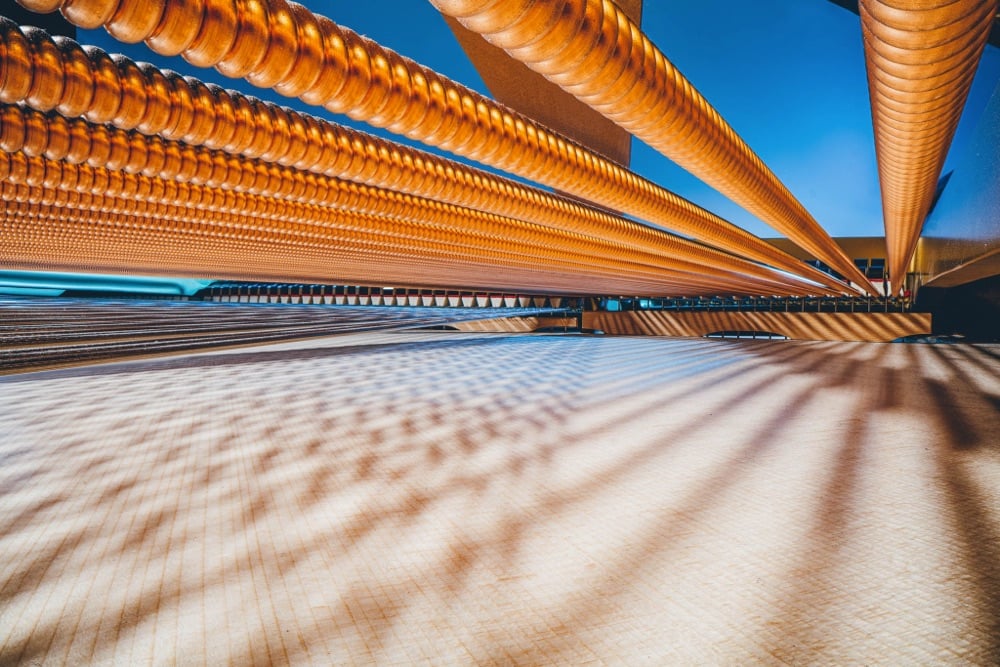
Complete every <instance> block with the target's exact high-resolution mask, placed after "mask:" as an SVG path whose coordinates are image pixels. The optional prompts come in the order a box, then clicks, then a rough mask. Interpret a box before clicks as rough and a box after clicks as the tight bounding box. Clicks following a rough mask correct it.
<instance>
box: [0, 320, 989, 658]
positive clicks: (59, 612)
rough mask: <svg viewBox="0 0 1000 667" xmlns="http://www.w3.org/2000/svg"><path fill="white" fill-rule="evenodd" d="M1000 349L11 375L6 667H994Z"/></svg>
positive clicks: (323, 362)
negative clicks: (828, 666) (964, 666)
mask: <svg viewBox="0 0 1000 667" xmlns="http://www.w3.org/2000/svg"><path fill="white" fill-rule="evenodd" d="M998 371H1000V349H998V348H997V347H995V346H992V347H991V346H978V347H975V346H943V347H931V346H915V345H909V346H907V345H877V344H865V343H815V342H813V343H809V342H765V341H739V342H737V341H713V340H694V339H692V340H683V339H654V338H610V337H608V338H600V337H597V338H589V337H578V336H577V337H573V336H524V335H469V334H450V333H440V334H439V333H433V334H432V333H399V334H365V335H357V336H344V337H338V338H335V339H330V340H323V341H320V340H312V341H307V342H303V343H300V344H297V345H290V346H285V347H270V348H266V347H262V348H259V349H257V350H239V351H236V352H233V353H214V354H202V355H189V356H181V357H174V358H169V359H158V360H145V361H135V362H129V363H126V364H117V365H104V366H93V367H86V368H76V369H70V370H64V371H52V372H45V373H32V374H23V375H17V376H8V377H4V378H0V406H2V407H0V410H2V412H3V418H2V419H0V462H2V463H0V628H4V631H3V632H2V633H0V664H36V663H46V664H64V663H65V664H81V663H104V664H112V663H114V664H226V663H229V664H244V665H255V664H258V665H264V664H282V663H296V664H310V663H311V664H352V663H353V664H370V663H373V662H376V663H378V664H588V663H596V664H600V663H606V662H607V663H620V664H650V665H663V664H746V663H776V664H781V663H790V664H801V663H807V662H808V663H834V662H836V663H839V664H863V663H880V664H942V663H956V662H967V663H971V664H989V663H993V662H996V661H998V660H1000V639H998V637H1000V542H998V540H1000V509H998V508H1000V442H998V438H997V433H998V428H997V427H998V410H1000V372H998Z"/></svg>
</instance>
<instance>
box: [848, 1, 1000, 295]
mask: <svg viewBox="0 0 1000 667" xmlns="http://www.w3.org/2000/svg"><path fill="white" fill-rule="evenodd" d="M860 9H861V26H862V30H863V32H864V40H865V59H866V61H867V66H868V87H869V93H870V97H871V103H872V121H873V123H874V126H875V149H876V153H877V155H878V169H879V182H880V185H881V187H882V211H883V217H884V218H885V239H886V246H887V251H888V255H889V256H888V264H889V276H890V279H891V282H892V289H893V290H894V291H895V292H899V291H900V290H902V289H903V288H904V286H905V282H906V280H905V279H906V273H907V270H908V267H909V265H910V260H911V258H912V257H913V253H914V250H915V249H916V246H917V241H918V239H919V238H920V232H921V229H922V228H923V225H924V220H925V219H926V217H927V213H928V211H929V210H930V207H931V204H932V203H933V201H934V195H935V192H936V189H937V182H938V177H939V176H940V174H941V167H942V165H943V164H944V160H945V158H946V157H947V155H948V148H949V146H950V145H951V140H952V137H953V136H954V134H955V129H956V128H957V126H958V121H959V118H960V117H961V115H962V108H963V107H964V106H965V99H966V97H967V96H968V93H969V87H970V86H971V85H972V78H973V75H974V74H975V72H976V67H977V66H978V64H979V58H980V56H981V55H982V51H983V47H984V45H985V44H986V39H987V37H988V36H989V31H990V28H991V26H992V23H993V18H994V16H995V14H996V11H997V3H996V2H995V0H954V1H952V2H947V3H936V4H934V5H931V4H929V3H926V2H915V1H913V0H895V1H894V2H881V1H879V0H862V1H861V4H860Z"/></svg>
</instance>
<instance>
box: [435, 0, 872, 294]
mask: <svg viewBox="0 0 1000 667" xmlns="http://www.w3.org/2000/svg"><path fill="white" fill-rule="evenodd" d="M431 3H432V4H433V5H434V6H435V7H437V8H438V9H439V10H441V11H442V12H443V13H445V14H447V15H449V16H451V17H453V18H455V19H457V20H458V21H459V22H460V23H462V25H464V26H465V27H466V28H468V29H470V30H473V31H474V32H478V33H480V34H481V35H483V37H485V38H486V39H487V40H488V41H489V42H490V43H492V44H494V45H495V46H498V47H500V48H503V49H504V50H506V51H507V53H509V54H510V55H511V56H512V57H513V58H515V59H517V60H520V61H521V62H523V63H525V64H526V65H528V67H530V68H531V69H533V70H535V71H536V72H538V73H540V74H542V75H543V76H545V77H546V78H547V79H548V80H550V81H552V82H553V83H556V84H558V85H559V86H561V87H562V88H563V89H564V90H566V91H567V92H570V93H572V94H573V95H575V96H576V97H577V98H578V99H579V100H580V101H582V102H584V103H586V104H588V105H590V106H591V107H593V108H594V109H596V110H597V111H599V112H601V113H602V114H604V115H605V116H606V117H608V118H609V119H611V120H613V121H615V122H616V123H618V124H619V125H621V126H622V127H623V128H625V129H626V130H628V131H629V132H631V133H632V134H633V135H634V136H636V137H637V138H639V139H642V140H643V141H645V142H646V143H647V144H649V145H650V146H652V147H653V148H655V149H656V150H658V151H660V152H661V153H662V154H663V155H665V156H667V157H668V158H670V159H671V160H673V161H674V162H676V163H677V164H679V165H681V166H682V167H684V168H685V169H687V170H688V171H690V172H691V173H692V174H694V175H696V176H697V177H698V178H701V179H702V180H704V181H705V182H706V183H708V184H709V185H711V186H712V187H714V188H715V189H717V190H719V191H720V192H722V193H723V194H725V195H726V196H727V197H729V198H730V199H732V200H733V201H735V202H737V203H738V204H740V205H741V206H743V207H744V208H746V209H747V210H748V211H750V212H751V213H753V214H754V215H756V216H758V217H759V218H760V219H761V220H763V221H764V222H767V223H768V224H770V225H771V226H772V227H774V228H775V229H776V230H778V231H779V232H781V233H782V234H785V235H787V236H788V237H789V238H790V239H792V240H793V241H794V242H795V243H797V244H798V245H799V246H801V247H802V248H805V249H807V250H809V251H810V252H812V253H814V254H815V256H816V257H817V258H819V259H821V260H823V261H824V262H826V263H827V264H828V265H829V266H831V267H833V268H835V269H836V270H837V271H839V272H840V273H842V274H843V275H845V276H849V277H850V279H851V280H852V281H854V282H856V283H857V284H859V285H863V286H866V287H868V286H869V283H868V281H867V279H866V278H865V277H864V275H863V274H861V272H860V271H858V269H857V267H855V266H854V264H853V262H852V261H851V260H850V259H849V258H848V257H847V255H845V254H844V252H843V251H842V250H841V249H840V248H839V247H838V246H837V244H836V243H835V242H834V241H833V239H831V238H830V236H829V235H828V234H827V233H826V232H825V231H823V229H822V227H820V225H819V223H817V222H816V220H815V219H813V217H812V216H811V215H810V214H809V213H808V211H806V209H805V207H803V206H802V204H800V203H799V202H798V200H796V199H795V197H793V196H792V194H791V193H790V192H789V191H788V189H787V188H786V187H785V186H784V185H783V184H782V183H781V182H780V181H779V180H778V178H777V176H775V175H774V173H773V172H771V170H770V169H768V168H767V167H766V166H765V165H764V163H763V162H762V161H761V159H760V158H759V157H758V156H757V155H756V154H755V153H754V152H753V151H752V150H751V149H750V147H749V146H747V144H746V143H745V142H744V141H743V140H742V139H741V138H740V137H739V136H738V135H737V134H736V132H735V131H734V130H733V128H732V127H730V126H729V124H728V123H726V122H725V120H723V118H722V117H721V116H720V115H719V113H718V112H717V111H716V110H715V109H714V108H712V106H711V105H710V104H709V103H708V102H707V101H706V100H705V98H704V97H702V96H701V95H700V94H699V93H698V91H697V90H695V88H694V87H693V86H692V85H691V84H690V82H688V81H687V79H685V78H684V77H683V75H681V74H680V72H678V71H677V69H676V68H675V67H674V66H673V64H671V63H670V61H669V60H667V59H666V57H665V56H664V55H663V53H661V52H660V50H659V49H658V48H656V46H655V45H654V44H653V43H652V42H651V41H650V40H649V39H648V38H647V37H646V36H645V35H644V34H643V33H642V31H641V29H640V28H639V26H638V25H636V24H635V23H634V22H633V21H632V20H631V19H629V17H628V16H627V15H626V14H625V13H624V12H623V11H621V9H619V8H618V7H617V6H616V5H615V3H614V2H612V1H611V0H558V1H556V2H553V1H551V0H508V1H505V2H483V1H482V0H431Z"/></svg>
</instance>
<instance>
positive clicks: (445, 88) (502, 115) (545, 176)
mask: <svg viewBox="0 0 1000 667" xmlns="http://www.w3.org/2000/svg"><path fill="white" fill-rule="evenodd" d="M214 1H215V0H207V2H208V4H207V5H206V6H210V5H211V3H212V2H214ZM29 4H30V3H29ZM125 4H127V2H126V3H122V6H123V7H124V6H125ZM289 6H290V9H289V11H288V12H287V14H286V13H284V12H283V10H281V7H280V6H279V5H273V6H272V5H270V4H268V5H267V6H266V7H264V6H261V7H257V6H256V5H253V6H251V7H250V8H249V14H248V18H247V20H245V21H244V20H242V19H241V20H240V21H238V25H237V28H236V31H237V32H236V37H235V38H234V41H233V46H232V49H231V51H230V53H229V54H226V56H223V57H222V59H221V60H220V61H219V62H220V63H221V66H220V71H223V73H226V74H233V73H240V74H243V73H245V75H246V76H247V77H248V78H250V79H251V80H252V81H256V82H257V83H260V84H262V85H273V86H275V88H276V89H278V90H279V91H282V90H285V91H294V92H300V91H301V92H300V96H301V97H302V99H303V100H306V101H309V102H312V103H322V104H323V105H324V106H325V107H326V108H327V109H329V110H331V111H337V112H345V113H348V114H349V115H351V116H353V117H356V118H363V119H365V120H367V121H369V122H371V123H373V124H376V125H381V126H385V127H388V128H389V129H392V130H393V131H396V132H405V133H406V134H407V135H409V136H411V137H415V138H418V139H420V140H422V141H425V142H427V143H430V144H434V145H438V146H442V147H445V148H448V149H450V150H453V151H455V152H456V153H459V154H462V155H465V156H468V157H471V158H473V159H477V160H480V161H482V162H484V163H487V164H491V165H493V166H497V167H499V168H504V169H508V170H510V171H513V172H515V173H518V174H520V175H522V176H524V177H527V178H533V179H535V180H538V181H540V182H542V183H544V184H547V185H550V186H552V187H556V188H558V189H561V190H564V191H567V192H570V193H571V194H574V195H577V196H579V197H582V198H584V199H589V200H591V201H595V202H597V203H599V204H601V205H602V206H605V207H608V208H611V209H615V210H623V211H626V212H628V213H630V214H633V215H635V216H637V217H640V218H642V219H644V220H647V221H649V222H653V223H655V224H658V225H662V226H664V227H667V228H670V229H674V230H677V231H679V232H681V233H684V234H689V235H692V236H694V237H696V238H698V239H700V240H702V241H705V242H707V243H710V244H712V245H714V246H716V247H718V248H721V249H723V250H727V251H729V252H732V253H736V254H739V255H741V256H745V257H748V258H750V259H753V260H756V261H760V262H765V263H767V264H770V265H772V266H775V267H778V268H782V269H785V270H787V271H791V272H793V273H797V274H799V275H806V276H809V277H810V278H811V279H813V280H818V281H821V283H822V284H824V285H826V286H828V287H830V288H832V289H833V290H834V291H845V290H847V289H848V288H847V287H846V286H845V285H843V284H840V283H839V282H837V281H835V280H832V279H831V278H830V277H829V276H826V275H825V274H821V273H819V272H815V271H811V270H810V269H809V268H807V267H804V266H803V264H802V263H801V262H798V261H797V260H794V259H790V258H789V257H787V256H785V255H784V253H780V252H776V251H775V250H774V248H773V247H771V246H769V245H768V244H766V243H765V242H763V241H761V240H760V239H757V238H756V237H754V236H753V235H750V234H748V233H747V232H745V231H743V230H741V229H739V228H737V227H735V226H733V225H731V224H730V223H727V222H725V221H724V220H722V219H721V218H718V217H717V216H713V215H711V214H710V213H707V212H706V211H703V210H702V209H699V208H698V207H696V206H694V205H693V204H691V203H690V202H687V201H686V200H684V199H682V198H680V197H678V196H676V195H674V194H673V193H670V192H669V191H666V190H664V189H663V188H660V187H658V186H656V185H655V184H652V183H650V182H648V181H645V180H644V179H641V178H639V177H638V176H636V175H635V174H632V173H631V172H628V171H627V170H623V169H621V168H620V167H618V166H616V165H614V164H612V163H610V162H608V161H607V160H604V159H603V158H600V157H599V156H597V155H595V154H593V153H591V152H589V151H587V150H586V149H584V148H583V147H580V146H577V145H575V144H573V143H572V142H568V141H567V140H565V139H563V138H561V137H558V136H557V135H554V134H553V133H551V132H549V131H548V130H546V129H545V128H542V127H541V126H539V125H537V124H536V123H534V122H532V121H531V120H530V119H527V118H524V117H523V116H521V115H519V114H516V113H514V112H512V111H510V110H508V109H505V108H502V107H500V106H499V105H497V104H495V103H494V102H492V101H490V100H488V99H486V98H483V97H482V96H480V95H478V94H477V93H474V92H473V91H470V90H467V89H465V88H462V87H460V86H458V84H455V83H454V82H451V81H448V80H446V79H443V78H442V77H440V76H439V75H437V74H436V73H434V72H432V71H430V70H428V69H426V68H423V67H421V66H419V65H417V64H416V63H413V62H412V61H409V60H407V59H405V58H402V57H401V56H399V55H398V54H395V53H393V52H390V51H388V50H386V49H384V48H382V47H380V46H379V45H377V44H375V43H374V42H371V41H370V40H367V39H365V38H362V37H360V36H358V35H356V34H354V33H352V32H351V31H349V30H346V29H344V28H341V27H339V26H337V25H336V24H334V23H333V22H331V21H329V20H328V19H323V18H322V17H315V22H313V20H312V18H310V19H305V18H303V16H305V14H304V12H303V10H301V9H298V8H296V6H295V5H294V4H291V5H289ZM258 10H260V11H258ZM261 12H263V13H267V12H278V14H280V16H281V17H282V18H281V20H280V21H278V22H277V23H276V24H275V23H273V22H272V21H271V20H270V18H268V19H265V20H264V23H263V25H264V26H266V27H267V30H268V31H269V32H268V34H267V35H266V36H262V35H260V34H258V33H259V32H260V21H259V20H258V19H257V18H254V17H259V16H260V14H261ZM118 15H124V13H123V11H122V9H121V8H119V11H118V14H116V16H118ZM268 16H270V14H268ZM113 21H114V20H112V22H113ZM287 21H291V22H293V23H295V25H297V26H300V27H301V28H302V30H301V31H300V32H302V34H303V35H304V36H305V37H304V38H303V39H302V40H300V41H299V42H298V45H299V47H301V48H298V49H297V50H295V51H294V53H292V52H291V50H289V49H285V48H284V47H282V46H281V44H283V43H284V42H285V41H286V40H285V38H286V37H287V35H286V34H285V27H284V26H285V25H286V23H287ZM109 26H110V24H109ZM313 28H315V30H313ZM272 29H273V34H272V32H271V31H272ZM296 34H298V33H296ZM319 35H322V43H323V49H324V57H323V65H322V68H321V69H320V71H319V74H318V76H317V77H316V78H315V80H314V81H312V82H311V83H310V82H307V81H306V78H307V77H303V76H302V75H301V74H299V75H295V74H286V75H284V76H278V73H280V72H284V71H285V68H286V66H288V70H287V71H288V72H289V73H291V72H292V71H293V67H292V66H291V65H290V64H289V63H293V64H294V61H293V60H292V59H293V58H294V59H296V60H297V59H299V58H300V57H301V58H302V60H303V62H314V61H315V59H316V49H315V47H316V46H317V44H316V43H315V39H318V38H319V37H318V36H319ZM272 37H273V39H272ZM15 38H16V36H15ZM275 40H276V41H275ZM265 41H266V42H267V45H272V46H273V45H274V44H278V46H275V49H274V53H272V54H270V55H268V56H267V58H266V60H267V65H266V66H265V65H263V64H259V63H258V64H256V65H253V64H251V63H255V62H258V58H264V57H265V56H264V55H261V49H262V48H264V47H263V46H261V45H262V44H263V42H265ZM147 43H149V42H147ZM267 45H265V46H266V50H265V53H268V52H269V51H271V50H272V49H271V46H267ZM150 46H151V47H152V48H154V49H156V50H159V51H161V52H164V53H167V52H173V51H174V50H175V49H177V48H181V52H182V53H187V51H185V50H184V49H186V48H187V47H186V46H185V45H184V44H183V40H182V39H180V38H178V39H177V40H176V41H171V42H169V43H162V44H160V43H157V42H154V43H150ZM286 51H287V53H286ZM236 55H238V56H239V57H238V58H237V57H236ZM308 78H311V77H308ZM172 83H173V86H174V95H175V96H176V100H175V101H174V102H173V104H174V106H175V108H176V109H177V113H178V116H177V118H176V121H177V122H176V123H175V124H174V125H173V126H172V128H171V129H170V130H167V129H161V130H159V132H161V133H169V134H165V136H170V137H171V138H176V139H181V140H184V141H186V142H197V140H198V139H199V137H198V136H197V132H193V133H192V131H191V129H192V125H191V124H189V121H190V116H189V114H191V113H194V112H193V111H188V107H187V104H188V97H189V95H190V93H191V91H190V90H185V89H184V86H183V85H182V84H181V83H180V80H179V79H177V80H174V81H173V82H172ZM307 84H308V85H307ZM194 99H196V98H194ZM192 104H193V101H192ZM210 106H211V105H206V113H208V112H209V111H208V107H210ZM268 114H269V115H271V116H272V118H274V120H275V121H276V122H278V123H279V125H277V126H276V127H278V128H279V130H278V134H279V135H280V136H282V137H283V136H284V132H283V131H282V130H281V129H280V128H281V124H280V123H281V122H283V121H286V120H287V118H286V117H285V116H287V114H285V113H284V112H282V111H281V110H277V111H276V110H275V109H274V108H271V107H269V108H268ZM258 117H259V116H258ZM267 120H268V119H264V122H265V123H266V122H267ZM206 123H207V121H206ZM271 125H272V127H275V124H274V123H272V124H271ZM206 127H207V124H206ZM147 129H149V130H152V129H153V128H151V127H148V128H147ZM263 143H264V142H263V141H262V142H261V144H260V146H263ZM284 143H285V142H278V141H274V142H271V143H270V144H268V147H269V150H268V151H267V152H266V153H259V155H261V156H263V157H264V158H265V159H285V157H286V156H284V155H282V154H281V153H280V151H278V150H277V148H278V147H282V146H284ZM297 145H300V146H301V145H302V144H301V143H299V144H297ZM391 150H392V153H395V152H396V150H397V149H396V148H393V149H391ZM392 153H390V156H391V155H392ZM411 159H412V158H411ZM368 166H369V167H370V165H368ZM375 170H376V171H383V172H384V171H385V166H383V167H381V168H379V167H377V166H376V169H375Z"/></svg>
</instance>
